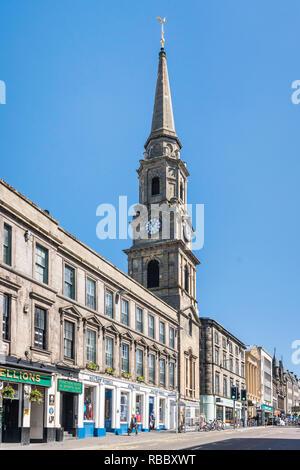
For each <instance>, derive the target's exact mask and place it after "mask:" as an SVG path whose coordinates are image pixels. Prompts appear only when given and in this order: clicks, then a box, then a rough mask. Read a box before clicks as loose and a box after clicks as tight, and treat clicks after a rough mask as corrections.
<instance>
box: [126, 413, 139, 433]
mask: <svg viewBox="0 0 300 470" xmlns="http://www.w3.org/2000/svg"><path fill="white" fill-rule="evenodd" d="M134 429H135V435H136V436H137V434H138V426H137V419H136V416H135V414H134V413H133V414H132V416H131V420H130V424H129V427H128V436H130V434H131V433H132V432H133V430H134Z"/></svg>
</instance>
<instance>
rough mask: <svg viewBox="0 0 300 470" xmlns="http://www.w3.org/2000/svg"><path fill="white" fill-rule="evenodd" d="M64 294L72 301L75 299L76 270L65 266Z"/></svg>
mask: <svg viewBox="0 0 300 470" xmlns="http://www.w3.org/2000/svg"><path fill="white" fill-rule="evenodd" d="M64 282H65V287H64V294H65V296H66V297H69V298H70V299H75V269H74V268H71V266H67V265H65V281H64Z"/></svg>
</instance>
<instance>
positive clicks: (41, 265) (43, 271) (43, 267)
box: [35, 244, 48, 284]
mask: <svg viewBox="0 0 300 470" xmlns="http://www.w3.org/2000/svg"><path fill="white" fill-rule="evenodd" d="M35 279H36V280H37V281H39V282H42V283H43V284H48V250H47V249H46V248H44V247H42V246H40V245H38V244H36V247H35Z"/></svg>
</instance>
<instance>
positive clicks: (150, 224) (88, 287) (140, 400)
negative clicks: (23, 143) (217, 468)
mask: <svg viewBox="0 0 300 470" xmlns="http://www.w3.org/2000/svg"><path fill="white" fill-rule="evenodd" d="M180 149H181V144H180V142H179V139H178V137H177V135H176V133H175V129H174V121H173V114H172V106H171V96H170V92H169V82H168V73H167V65H166V55H165V52H164V51H163V50H162V51H161V52H160V54H159V72H158V79H157V89H156V96H155V106H154V114H153V124H152V131H151V134H150V137H149V139H148V141H147V143H146V152H145V155H144V159H143V160H142V161H141V164H140V169H139V172H138V173H139V181H140V202H141V203H142V204H144V205H145V206H146V207H147V208H148V207H149V205H150V204H151V203H152V202H157V203H165V206H164V213H163V214H161V213H159V214H158V215H157V216H155V217H150V218H148V217H147V220H146V223H145V227H146V232H147V237H148V238H147V239H146V240H142V239H141V240H136V241H134V244H133V246H132V248H131V249H129V250H127V251H126V252H127V254H128V266H129V275H127V274H124V273H123V272H121V271H120V270H119V269H118V268H117V267H115V266H114V265H112V264H111V263H110V262H109V261H107V260H106V259H104V258H103V257H102V256H101V255H99V254H98V253H96V252H95V251H93V250H92V249H90V248H89V247H88V246H86V245H85V244H84V243H82V242H81V241H80V240H78V239H76V238H75V237H74V236H73V235H71V234H70V233H68V232H67V231H66V230H64V229H63V228H62V226H61V225H60V224H59V223H58V221H57V220H56V219H55V218H53V216H52V215H50V214H49V212H48V211H45V210H42V209H41V208H39V207H38V206H37V205H35V204H34V203H33V202H31V201H30V200H29V199H27V198H26V197H25V196H23V195H22V194H20V193H19V192H18V191H17V190H15V189H14V188H12V187H11V186H10V185H9V184H7V183H6V182H4V181H3V180H0V242H1V247H0V248H1V251H0V302H1V304H0V305H1V306H2V307H3V308H1V309H0V314H1V319H0V320H1V321H0V348H1V349H0V354H1V355H0V388H1V395H0V430H1V436H0V437H1V439H0V441H1V440H2V441H3V442H16V441H19V442H22V443H23V444H28V443H29V442H30V441H51V440H55V439H63V438H64V436H66V435H67V434H69V435H71V436H76V437H79V438H84V437H86V436H102V435H105V434H106V433H107V432H114V433H116V434H122V433H124V432H127V429H128V422H129V419H130V416H131V414H132V413H133V412H134V413H136V414H137V417H138V423H139V428H140V430H142V431H149V423H150V415H153V416H154V417H155V421H154V427H155V429H156V430H161V429H173V428H176V426H177V424H178V423H179V422H182V421H184V422H186V420H189V422H190V423H193V422H194V421H195V420H196V419H197V416H198V415H199V413H198V412H199V319H198V311H197V302H196V288H195V286H196V265H197V264H198V260H197V258H196V257H195V256H194V255H193V253H192V251H191V241H190V240H191V239H190V232H189V231H188V229H186V230H185V231H183V230H184V227H187V226H189V224H190V221H189V219H188V218H187V217H186V214H185V207H184V205H185V203H186V200H187V176H188V172H187V170H186V165H185V163H184V162H182V161H181V159H180ZM168 207H169V208H171V209H174V210H173V216H172V217H171V231H170V233H169V235H168V236H167V237H165V238H163V237H162V235H161V234H162V232H164V230H163V228H164V220H165V219H166V217H165V215H166V213H167V212H168ZM171 212H172V211H171ZM183 219H184V224H182V221H183ZM239 358H240V356H239ZM178 403H179V410H178Z"/></svg>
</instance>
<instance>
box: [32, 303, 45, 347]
mask: <svg viewBox="0 0 300 470" xmlns="http://www.w3.org/2000/svg"><path fill="white" fill-rule="evenodd" d="M34 346H35V347H36V348H39V349H46V310H43V309H42V308H39V307H35V312H34Z"/></svg>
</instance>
